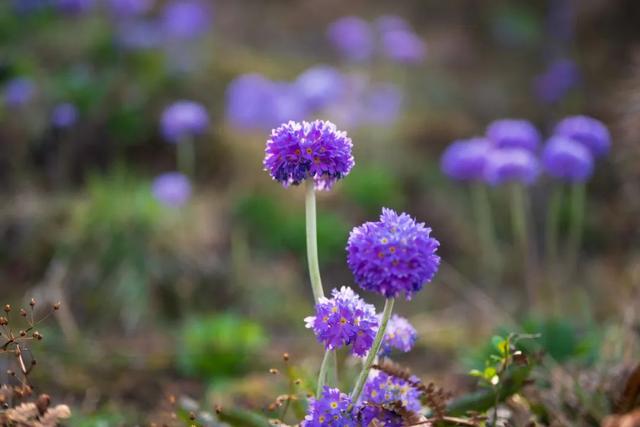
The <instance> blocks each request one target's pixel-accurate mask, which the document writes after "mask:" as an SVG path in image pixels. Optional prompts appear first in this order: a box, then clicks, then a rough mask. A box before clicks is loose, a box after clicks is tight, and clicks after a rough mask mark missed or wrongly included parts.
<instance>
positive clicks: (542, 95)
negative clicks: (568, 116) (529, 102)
mask: <svg viewBox="0 0 640 427" xmlns="http://www.w3.org/2000/svg"><path fill="white" fill-rule="evenodd" d="M579 81H580V71H579V70H578V66H577V65H576V64H575V62H573V61H572V60H570V59H558V60H556V61H554V62H552V63H551V64H550V65H549V67H548V68H547V69H546V71H545V72H544V73H542V74H540V75H538V76H537V77H536V78H535V79H534V81H533V88H534V92H535V95H536V97H537V98H538V99H539V100H540V101H542V102H545V103H549V104H552V103H554V102H558V101H559V100H561V99H562V98H564V97H565V96H566V95H567V92H569V91H570V90H571V89H572V88H573V87H575V86H576V85H577V84H578V83H579Z"/></svg>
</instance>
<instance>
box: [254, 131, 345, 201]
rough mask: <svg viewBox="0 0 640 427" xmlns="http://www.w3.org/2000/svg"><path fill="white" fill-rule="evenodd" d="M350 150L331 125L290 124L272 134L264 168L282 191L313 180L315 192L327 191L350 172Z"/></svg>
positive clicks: (340, 133)
mask: <svg viewBox="0 0 640 427" xmlns="http://www.w3.org/2000/svg"><path fill="white" fill-rule="evenodd" d="M352 147H353V144H352V143H351V139H350V138H349V137H348V136H347V133H346V132H342V131H339V130H338V129H336V126H335V125H334V124H333V123H331V122H328V121H323V120H316V121H313V122H305V121H303V122H301V123H300V122H294V121H290V122H288V123H285V124H283V125H281V126H280V127H279V128H277V129H274V130H272V131H271V137H270V138H269V139H268V140H267V146H266V149H265V158H264V162H263V165H264V169H265V170H266V171H267V172H269V174H271V177H272V178H273V179H274V180H276V181H279V182H280V183H281V184H282V185H283V186H285V187H288V186H289V185H299V184H301V183H302V182H303V181H304V180H306V179H313V181H314V182H315V186H316V189H318V190H328V189H330V188H331V187H332V186H333V184H334V183H335V182H336V181H337V180H339V179H341V178H343V177H345V176H346V175H348V174H349V172H350V171H351V168H352V167H353V165H354V160H353V155H352V154H351V150H352Z"/></svg>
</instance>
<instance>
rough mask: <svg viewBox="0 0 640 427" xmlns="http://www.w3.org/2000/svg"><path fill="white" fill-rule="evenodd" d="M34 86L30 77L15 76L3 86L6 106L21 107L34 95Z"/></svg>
mask: <svg viewBox="0 0 640 427" xmlns="http://www.w3.org/2000/svg"><path fill="white" fill-rule="evenodd" d="M35 93H36V86H35V84H34V83H33V81H32V80H31V79H28V78H26V77H17V78H15V79H13V80H11V81H9V83H7V85H6V86H5V87H4V103H5V105H7V106H8V107H21V106H23V105H25V104H27V103H28V102H29V101H31V99H32V98H33V97H34V95H35Z"/></svg>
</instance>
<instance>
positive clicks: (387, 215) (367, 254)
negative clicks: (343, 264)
mask: <svg viewBox="0 0 640 427" xmlns="http://www.w3.org/2000/svg"><path fill="white" fill-rule="evenodd" d="M430 233H431V228H428V227H426V226H425V225H424V223H418V222H416V221H415V220H414V219H413V218H411V217H410V216H409V215H407V214H405V213H403V214H397V213H396V212H394V211H393V210H391V209H386V208H383V209H382V215H380V221H378V222H367V223H364V224H362V225H361V226H360V227H355V228H354V229H353V230H352V231H351V234H350V235H349V241H348V243H347V262H348V264H349V268H350V269H351V272H352V273H353V275H354V277H355V281H356V283H357V284H358V285H359V286H360V287H361V288H363V289H366V290H369V291H372V292H376V293H379V294H381V295H384V296H385V297H386V298H396V297H398V296H400V295H402V294H404V295H405V297H406V298H407V299H411V297H412V296H413V294H414V293H415V292H418V291H419V290H421V289H422V287H423V286H424V284H425V283H428V282H430V281H431V279H433V276H434V275H435V274H436V272H437V271H438V267H439V266H440V257H439V256H438V255H436V251H437V249H438V246H440V243H439V242H438V241H437V240H436V239H434V238H432V237H431V236H430Z"/></svg>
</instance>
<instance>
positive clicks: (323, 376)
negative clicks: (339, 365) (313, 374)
mask: <svg viewBox="0 0 640 427" xmlns="http://www.w3.org/2000/svg"><path fill="white" fill-rule="evenodd" d="M332 354H333V355H334V356H335V354H336V353H335V351H332V350H327V351H325V352H324V357H323V358H322V364H321V365H320V373H319V374H318V388H317V389H316V396H317V397H318V398H319V397H320V396H321V395H322V389H323V388H324V385H325V383H326V381H327V369H328V367H329V364H330V360H331V359H332V356H331V355H332Z"/></svg>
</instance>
